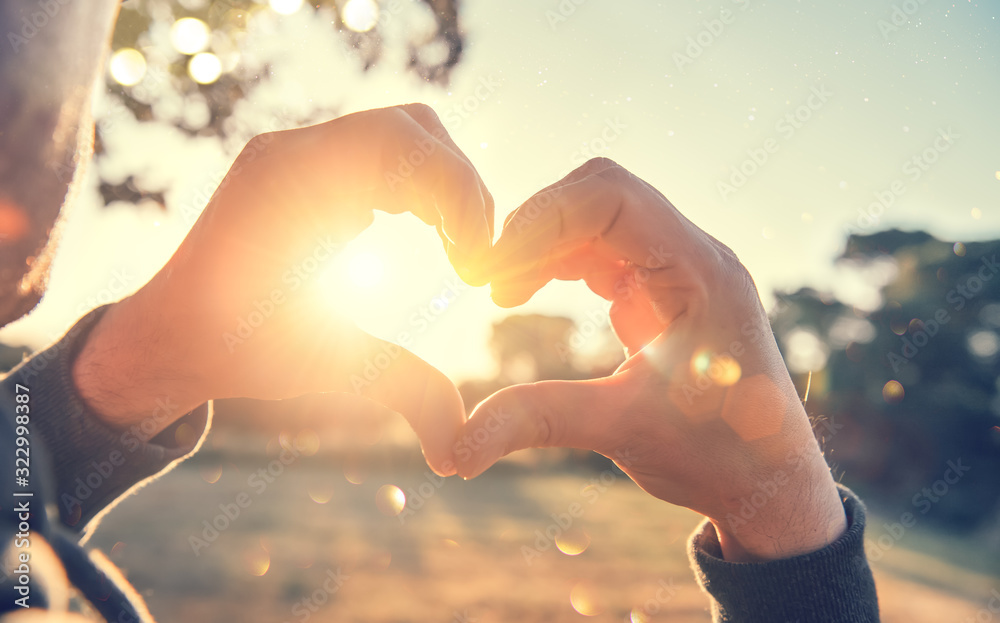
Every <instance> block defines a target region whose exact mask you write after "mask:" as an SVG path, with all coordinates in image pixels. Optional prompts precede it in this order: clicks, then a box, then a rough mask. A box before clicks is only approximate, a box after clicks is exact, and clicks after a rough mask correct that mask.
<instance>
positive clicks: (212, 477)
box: [198, 463, 222, 485]
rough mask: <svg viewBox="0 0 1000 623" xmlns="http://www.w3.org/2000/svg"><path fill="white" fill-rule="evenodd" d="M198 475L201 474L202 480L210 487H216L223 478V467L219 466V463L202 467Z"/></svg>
mask: <svg viewBox="0 0 1000 623" xmlns="http://www.w3.org/2000/svg"><path fill="white" fill-rule="evenodd" d="M198 473H199V474H201V479H202V480H204V481H205V482H207V483H208V484H210V485H214V484H215V483H217V482H219V479H220V478H222V465H219V464H218V463H215V464H212V463H208V464H205V465H201V466H200V467H199V468H198Z"/></svg>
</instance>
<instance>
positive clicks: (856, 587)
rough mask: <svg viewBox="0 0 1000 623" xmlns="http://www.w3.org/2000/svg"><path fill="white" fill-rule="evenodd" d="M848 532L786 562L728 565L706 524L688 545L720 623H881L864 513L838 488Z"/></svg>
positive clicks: (854, 498) (712, 529)
mask: <svg viewBox="0 0 1000 623" xmlns="http://www.w3.org/2000/svg"><path fill="white" fill-rule="evenodd" d="M838 488H839V489H840V493H841V500H842V502H843V504H844V511H845V513H846V515H847V526H848V527H847V531H846V532H845V533H844V534H843V535H841V536H840V538H838V539H837V540H836V541H834V542H833V543H831V544H829V545H827V546H826V547H824V548H822V549H820V550H817V551H815V552H811V553H808V554H803V555H801V556H795V557H792V558H784V559H781V560H771V561H767V562H754V563H745V562H727V561H726V560H724V559H723V557H722V549H721V547H720V546H719V538H718V534H717V533H716V531H715V526H713V525H712V524H711V523H710V522H709V521H708V520H705V521H704V522H703V523H702V524H701V525H700V526H699V527H698V529H697V530H696V531H695V533H694V534H693V535H692V537H691V540H690V542H689V543H688V556H689V558H690V559H691V565H692V567H693V568H694V571H695V575H697V577H698V582H699V583H700V584H701V586H702V588H703V589H704V590H705V591H706V592H707V593H709V595H710V596H711V597H712V610H713V615H714V616H713V620H714V621H716V622H751V621H769V622H772V623H778V622H783V621H788V622H796V623H809V622H813V621H815V622H817V623H818V622H824V623H839V622H841V621H843V622H850V623H872V622H873V623H877V622H878V620H879V614H878V596H877V594H876V592H875V581H874V579H873V578H872V573H871V569H870V568H869V566H868V560H867V559H866V558H865V552H864V530H865V507H864V504H862V502H861V500H860V499H858V497H857V496H855V495H854V493H853V492H851V491H850V490H849V489H848V488H846V487H843V486H839V485H838Z"/></svg>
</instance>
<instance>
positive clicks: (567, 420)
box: [454, 377, 619, 479]
mask: <svg viewBox="0 0 1000 623" xmlns="http://www.w3.org/2000/svg"><path fill="white" fill-rule="evenodd" d="M618 382H619V381H618V380H617V379H615V378H614V377H608V378H601V379H593V380H588V381H540V382H538V383H528V384H524V385H512V386H510V387H506V388H504V389H502V390H500V391H498V392H497V393H495V394H493V395H492V396H490V397H489V398H487V399H486V400H484V401H483V402H481V403H480V404H479V405H478V406H477V407H476V409H475V410H474V411H473V413H472V415H471V416H470V417H469V421H468V422H466V423H465V428H464V429H463V430H462V432H461V434H460V438H459V440H458V442H457V443H456V444H455V447H454V454H455V459H456V462H457V467H458V474H459V475H460V476H462V477H463V478H466V479H469V478H475V477H476V476H478V475H479V474H481V473H483V472H484V471H486V470H487V469H488V468H489V467H490V466H491V465H493V464H494V463H496V462H497V461H498V460H500V459H501V458H502V457H504V456H506V455H508V454H510V453H511V452H514V451H515V450H521V449H524V448H547V447H565V448H582V449H586V450H594V451H597V452H600V451H601V450H602V448H608V447H612V446H613V445H614V441H613V440H612V435H613V434H614V431H615V429H616V428H617V427H616V425H615V422H616V420H617V419H618V413H617V410H616V409H614V408H612V407H611V405H610V400H611V398H612V397H613V396H614V395H615V393H616V392H615V389H614V387H612V386H613V385H615V384H617V383H618Z"/></svg>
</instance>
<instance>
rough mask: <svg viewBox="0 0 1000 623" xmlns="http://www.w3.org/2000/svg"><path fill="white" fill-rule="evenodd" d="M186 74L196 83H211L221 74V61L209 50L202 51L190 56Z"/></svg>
mask: <svg viewBox="0 0 1000 623" xmlns="http://www.w3.org/2000/svg"><path fill="white" fill-rule="evenodd" d="M188 74H189V75H190V76H191V79H192V80H194V81H195V82H197V83H198V84H212V83H213V82H215V81H216V80H218V79H219V76H221V75H222V61H220V60H219V57H218V56H216V55H215V54H212V53H210V52H202V53H200V54H195V55H194V56H192V57H191V62H189V63H188Z"/></svg>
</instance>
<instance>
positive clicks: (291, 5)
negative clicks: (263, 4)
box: [268, 0, 302, 15]
mask: <svg viewBox="0 0 1000 623" xmlns="http://www.w3.org/2000/svg"><path fill="white" fill-rule="evenodd" d="M268 4H270V5H271V10H272V11H274V12H275V13H278V14H280V15H291V14H292V13H295V12H296V11H298V10H299V9H301V8H302V0H271V1H270V2H269V3H268Z"/></svg>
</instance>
